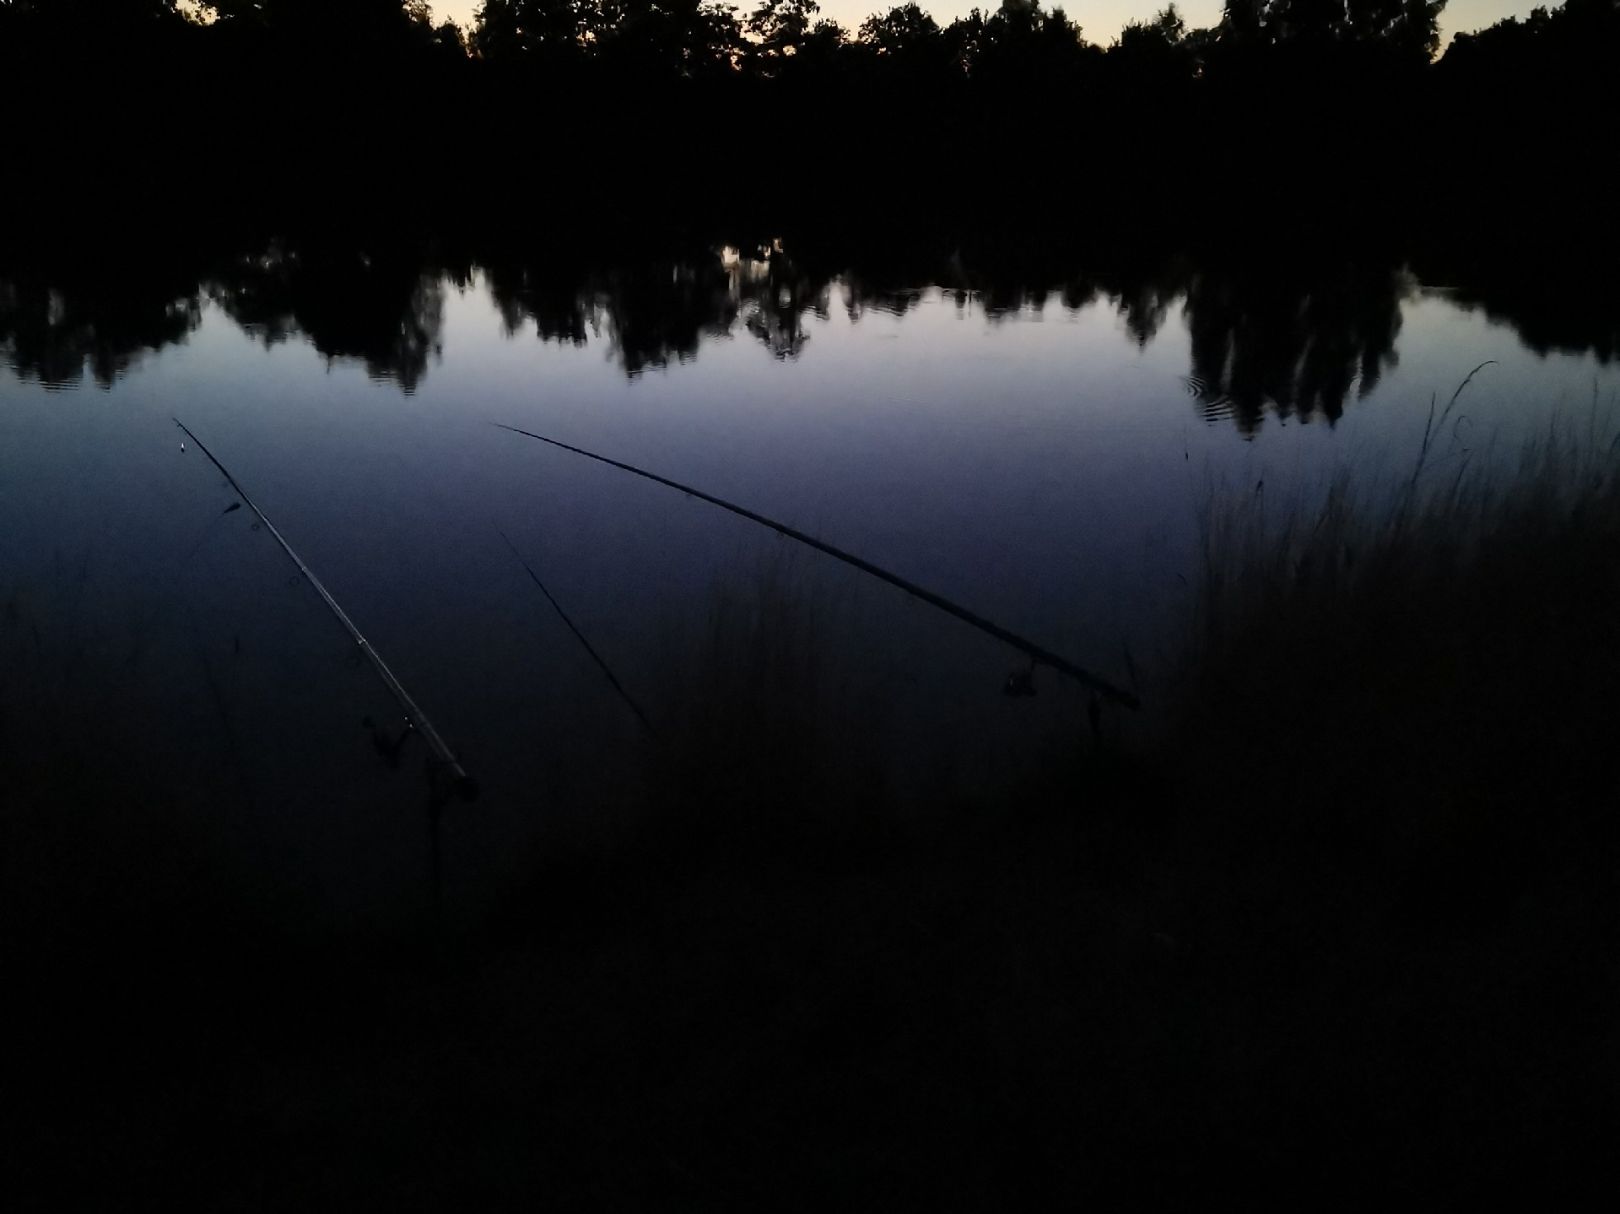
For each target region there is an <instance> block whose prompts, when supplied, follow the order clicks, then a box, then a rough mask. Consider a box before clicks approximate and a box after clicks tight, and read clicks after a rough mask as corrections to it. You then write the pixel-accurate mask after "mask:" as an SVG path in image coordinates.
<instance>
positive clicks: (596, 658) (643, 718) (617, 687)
mask: <svg viewBox="0 0 1620 1214" xmlns="http://www.w3.org/2000/svg"><path fill="white" fill-rule="evenodd" d="M495 534H496V535H498V536H500V537H501V538H502V539H503V540H506V546H507V547H508V548H510V549H511V550H512V555H513V556H515V557H516V558H517V563H518V564H520V565H522V566H523V571H524V572H525V573H527V574H528V575H529V579H530V580H531V581H532V582H534V584H535V585H536V586H538V587H540V593H541V594H543V595H545V596H546V602H548V603H550V604H551V608H552V610H553V611H555V612H556V613H557V618H558V619H560V620H561V621H562V622H563V623H564V624H566V625H567V626H568V631H569V632H571V633H573V634H574V639H575V640H577V641H578V642H579V643H580V645H582V646H583V647H584V649H585V652H586V653H588V654H590V655H591V660H592V661H593V662H595V663H596V664H597V666H599V667H600V668H601V671H602V673H603V674H605V675H606V676H607V681H608V682H609V683H611V684H612V685H613V690H614V691H616V692H618V693H619V698H620V699H621V700H623V701H624V702H625V704H626V705H628V706H629V708H630V711H631V712H633V713H635V714H636V720H638V721H640V722H641V727H642V728H643V729H645V730H646V731H647V732H648V733H650V734H651V733H656V732H657V730H655V729H654V728H653V727H652V722H651V721H649V720H648V719H647V714H646V713H644V712H642V711H641V705H639V704H637V703H636V702H635V700H634V699H632V698H631V696H630V693H629V692H628V691H626V690H625V689H624V686H623V684H621V683H620V682H619V680H618V679H617V678H615V677H614V675H613V671H612V670H611V669H610V668H609V666H608V664H607V662H606V661H605V660H604V659H603V657H602V655H601V654H599V653H597V652H596V650H595V649H594V648H592V646H591V643H590V642H589V641H587V640H586V639H585V634H584V633H583V632H581V631H580V630H579V629H578V628H576V627H575V626H574V621H573V620H571V619H569V618H568V613H567V612H566V611H564V610H563V609H562V604H561V603H559V602H558V601H557V600H556V598H555V597H554V596H553V595H552V593H551V591H549V590H547V589H546V584H545V583H544V582H542V581H541V580H540V575H539V574H538V573H536V572H535V571H534V570H533V569H532V568H531V567H530V565H529V562H528V561H526V560H524V559H523V554H522V553H521V552H519V551H518V550H517V545H516V544H514V543H513V542H512V541H511V540H510V539H508V538H507V535H506V532H504V531H502V530H501V529H500V528H499V527H497V528H495Z"/></svg>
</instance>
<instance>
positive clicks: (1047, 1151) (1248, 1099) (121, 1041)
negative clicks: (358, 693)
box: [0, 438, 1620, 1209]
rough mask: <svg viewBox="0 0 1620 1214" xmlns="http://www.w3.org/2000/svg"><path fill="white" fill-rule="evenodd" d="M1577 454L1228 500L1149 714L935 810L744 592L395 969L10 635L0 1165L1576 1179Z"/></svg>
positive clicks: (424, 1172) (735, 1186)
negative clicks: (650, 731)
mask: <svg viewBox="0 0 1620 1214" xmlns="http://www.w3.org/2000/svg"><path fill="white" fill-rule="evenodd" d="M1600 448H1601V444H1598V445H1597V446H1594V445H1593V444H1592V443H1590V442H1585V443H1580V442H1570V443H1564V442H1562V441H1561V440H1558V439H1556V438H1555V439H1554V440H1552V441H1551V442H1550V443H1549V444H1548V445H1546V446H1545V447H1543V448H1539V449H1537V450H1536V451H1534V452H1532V453H1531V456H1530V458H1528V459H1527V461H1526V465H1525V467H1524V469H1523V471H1522V474H1521V475H1520V476H1519V477H1518V478H1517V479H1516V480H1514V481H1513V482H1512V487H1511V488H1510V489H1501V488H1497V489H1494V490H1493V489H1488V488H1486V487H1485V484H1486V483H1485V482H1484V481H1483V480H1482V479H1481V480H1476V479H1473V478H1469V477H1466V476H1465V477H1462V478H1458V479H1455V480H1453V479H1452V478H1453V476H1454V475H1455V467H1454V466H1442V467H1440V468H1439V469H1438V471H1437V469H1436V468H1435V467H1433V466H1431V467H1428V468H1426V469H1420V471H1419V472H1418V473H1417V474H1416V475H1414V478H1413V482H1412V485H1411V486H1409V487H1407V488H1406V489H1405V490H1402V491H1398V492H1396V493H1395V494H1394V495H1393V499H1392V501H1393V504H1388V503H1386V504H1385V505H1383V506H1379V507H1376V508H1375V507H1373V506H1371V505H1364V506H1357V505H1356V504H1355V503H1353V502H1351V501H1350V499H1349V498H1348V496H1347V495H1346V494H1345V493H1343V492H1336V493H1334V494H1332V495H1330V496H1329V497H1328V499H1327V500H1326V502H1325V504H1323V505H1322V506H1321V507H1320V509H1318V510H1313V511H1302V512H1300V513H1299V515H1298V516H1297V517H1295V518H1293V519H1292V520H1291V522H1289V523H1288V524H1286V525H1282V526H1280V527H1276V526H1274V527H1272V528H1270V529H1268V528H1267V526H1266V525H1265V524H1264V523H1263V521H1256V519H1255V518H1254V517H1253V512H1252V507H1251V505H1250V504H1249V503H1250V502H1252V495H1250V496H1249V497H1248V498H1245V497H1244V496H1243V495H1238V498H1237V501H1238V505H1236V506H1215V507H1212V511H1211V522H1212V526H1211V544H1210V563H1209V568H1208V570H1207V573H1206V576H1205V578H1204V581H1203V590H1204V594H1203V599H1202V606H1201V608H1200V612H1199V614H1198V616H1197V618H1196V620H1195V621H1194V622H1193V628H1192V632H1193V634H1194V636H1193V640H1192V643H1191V644H1190V646H1189V651H1190V657H1189V660H1188V663H1187V664H1186V666H1185V667H1184V668H1183V669H1182V670H1181V672H1180V673H1179V675H1177V677H1175V678H1173V679H1166V680H1164V681H1163V685H1161V686H1158V687H1155V688H1154V689H1153V692H1154V694H1155V695H1156V696H1157V697H1158V701H1159V703H1160V704H1164V705H1170V706H1173V707H1172V710H1171V711H1169V712H1168V714H1167V716H1168V724H1166V725H1165V726H1164V727H1163V729H1162V730H1160V731H1158V732H1157V733H1154V734H1152V736H1148V735H1147V734H1142V735H1141V736H1139V737H1138V738H1137V740H1136V741H1135V742H1129V741H1122V740H1118V739H1117V738H1116V734H1117V733H1118V732H1119V731H1118V730H1116V729H1115V728H1114V723H1113V722H1110V721H1105V722H1104V724H1103V728H1102V729H1101V736H1100V737H1098V736H1088V737H1086V738H1083V739H1080V740H1078V741H1071V742H1068V743H1065V744H1062V745H1059V746H1056V747H1055V748H1054V751H1053V753H1052V755H1051V757H1050V761H1049V762H1048V763H1046V764H1045V765H1044V766H1042V767H1041V768H1040V769H1039V770H1036V771H1032V772H1030V773H1029V774H1028V775H1027V777H1026V778H1025V779H1024V780H1023V781H1021V782H1019V783H1017V784H1016V785H1014V786H1009V787H1007V788H1006V789H1004V790H1003V791H1002V792H1001V793H999V794H998V795H996V796H993V797H988V798H980V799H975V800H972V801H967V800H963V799H962V798H960V797H957V798H952V797H951V796H949V795H945V796H942V797H941V800H940V803H939V804H938V805H937V806H934V807H932V808H931V812H930V813H928V814H926V815H924V816H922V817H918V816H916V815H902V814H898V813H895V812H893V811H892V807H891V806H889V805H887V804H886V803H885V800H884V795H883V792H882V788H881V784H880V783H878V782H875V781H874V780H872V779H870V778H869V777H868V773H867V772H866V771H865V770H864V769H862V768H861V767H860V765H859V764H858V763H857V762H856V761H854V760H852V759H851V757H850V756H851V755H854V754H858V753H859V748H858V747H856V746H853V745H845V744H844V743H846V742H848V741H849V739H848V737H847V732H846V733H845V734H840V733H839V731H838V729H837V728H836V727H832V726H827V725H825V723H822V724H818V723H817V722H815V721H813V720H808V719H806V718H805V717H804V716H803V715H802V714H801V713H800V712H798V711H797V710H796V709H795V708H794V707H793V706H795V705H801V704H803V703H805V702H806V700H807V697H806V696H805V695H804V686H805V684H804V680H805V679H806V677H808V676H807V674H806V671H807V659H806V657H805V654H804V652H803V649H802V646H799V645H796V644H794V643H784V642H782V639H781V638H782V630H783V628H784V627H785V626H786V625H785V623H784V619H785V617H784V615H783V613H784V611H787V610H788V609H787V608H785V607H784V606H783V605H782V604H781V603H780V602H779V601H778V602H767V601H764V600H761V601H760V602H759V603H757V604H756V605H755V608H754V609H753V610H754V614H753V615H751V616H749V615H748V614H747V613H746V612H745V613H744V623H743V625H742V626H741V631H740V632H739V633H738V634H737V636H735V637H732V638H730V640H729V641H727V642H725V644H720V645H719V646H718V648H717V650H716V652H717V653H729V654H730V655H731V657H732V664H731V665H729V666H725V667H723V668H722V669H720V670H719V671H718V672H717V673H716V675H715V676H714V678H715V681H714V684H713V685H712V686H709V687H706V688H705V687H700V688H698V689H697V690H696V691H695V692H694V695H695V696H696V701H695V703H694V705H693V708H692V711H691V713H690V714H689V719H690V720H691V721H693V722H696V724H695V725H694V726H693V727H692V728H688V729H685V730H681V731H675V732H674V733H673V734H672V735H670V736H665V737H663V738H662V739H661V740H659V741H656V742H652V743H649V744H648V745H647V746H646V748H645V749H644V750H643V751H641V752H639V753H637V754H635V755H634V756H627V763H629V762H630V761H631V759H632V758H633V765H634V766H635V768H636V771H637V773H638V774H637V776H636V780H635V781H634V786H635V787H636V788H638V789H639V790H640V791H639V792H638V793H637V794H636V795H637V796H639V797H640V798H641V799H642V804H641V808H642V810H643V811H644V812H643V815H642V817H641V819H640V821H641V822H642V825H641V827H640V828H639V829H638V830H637V831H636V832H634V833H633V834H631V835H629V836H628V837H620V838H618V839H616V840H614V841H611V842H602V841H596V842H590V841H579V840H576V841H575V842H574V843H572V844H571V845H569V846H567V847H561V846H559V847H558V848H556V849H554V850H551V851H549V852H547V853H546V854H544V855H539V856H536V857H534V858H533V859H532V860H531V861H530V862H529V870H528V872H529V875H528V878H527V880H526V882H525V884H524V887H523V889H522V890H521V891H520V892H519V893H517V894H515V895H513V896H511V897H509V898H507V899H505V900H504V901H503V902H502V904H501V905H500V906H498V907H497V908H495V909H494V910H491V911H481V912H479V913H478V914H476V915H471V916H469V915H466V914H459V913H458V912H457V909H456V907H455V906H454V905H448V906H442V907H440V909H439V910H438V911H437V912H436V913H433V912H424V914H423V915H422V916H421V917H420V920H419V921H417V922H413V923H410V924H407V925H404V926H401V925H399V924H395V925H393V926H390V927H386V928H384V927H376V926H371V927H361V926H357V925H355V924H352V923H341V922H305V923H303V924H302V925H301V926H299V925H289V921H288V920H287V919H286V918H284V917H281V918H278V917H275V916H272V915H269V914H268V913H267V912H266V909H265V905H264V902H263V900H262V898H260V897H259V896H258V894H256V893H255V892H253V891H254V890H255V886H254V885H253V883H252V882H251V880H248V879H246V878H247V875H246V874H242V873H233V872H232V871H230V870H229V869H228V868H223V867H221V866H220V865H218V864H217V863H215V861H214V857H213V856H212V855H211V854H210V851H209V844H208V840H207V836H206V832H204V831H199V830H194V829H191V828H189V827H188V825H187V823H188V822H193V821H195V820H197V819H195V818H192V817H188V815H187V814H186V813H185V812H181V811H183V810H184V809H185V808H186V803H187V800H188V798H190V797H192V796H193V795H194V794H195V791H196V788H197V787H199V786H200V785H199V780H200V777H198V776H196V775H195V774H194V773H193V774H190V775H188V774H187V773H186V772H185V771H176V770H156V769H154V767H153V764H152V763H151V761H150V760H149V757H148V756H146V755H143V753H142V752H141V749H140V746H139V739H140V733H139V729H138V727H137V725H136V724H134V723H131V724H126V725H123V726H120V725H117V724H107V725H104V726H103V727H102V728H100V729H98V730H97V731H95V732H94V733H92V732H91V731H88V730H86V729H84V728H83V722H82V720H80V719H79V718H77V717H74V716H71V715H62V714H63V713H64V712H67V711H68V710H66V709H62V708H60V707H59V704H60V703H63V702H66V701H65V700H58V699H53V696H52V694H50V692H49V689H48V688H46V687H45V686H44V683H43V674H42V671H41V669H40V667H39V666H38V665H37V663H38V662H39V661H40V660H41V659H42V656H43V655H46V654H48V653H49V652H50V646H49V640H48V637H47V636H46V634H48V631H49V629H48V621H47V622H46V626H45V628H44V630H43V631H42V629H41V626H40V621H39V620H38V619H37V618H31V616H30V609H29V605H28V603H27V602H26V601H25V600H23V599H20V598H19V597H18V596H17V595H12V596H11V598H10V599H9V600H8V601H7V603H5V604H4V605H3V607H0V629H3V630H4V636H3V641H4V645H3V646H0V653H4V655H5V658H6V663H7V664H6V666H5V667H4V671H5V681H4V682H3V683H0V687H4V704H3V710H4V714H5V715H4V716H3V717H0V781H3V783H0V787H3V788H4V790H5V796H4V799H3V801H0V804H3V806H4V811H3V815H0V830H3V832H4V848H3V852H0V855H3V857H4V859H3V864H4V869H3V874H0V875H3V886H0V897H3V898H4V907H3V911H4V922H5V924H6V930H5V935H4V945H3V947H4V950H5V957H4V965H5V972H6V975H7V979H6V1004H7V1019H8V1021H9V1023H10V1026H11V1027H10V1029H9V1031H8V1035H7V1046H6V1048H5V1070H6V1075H5V1083H4V1090H5V1099H4V1112H5V1125H4V1127H3V1133H4V1137H5V1141H6V1142H7V1152H6V1156H7V1167H8V1169H9V1170H11V1171H12V1172H13V1173H14V1174H16V1175H17V1182H16V1183H17V1184H18V1185H20V1184H21V1183H22V1182H23V1181H24V1180H26V1182H27V1183H28V1185H29V1186H30V1191H33V1192H38V1193H47V1194H50V1195H51V1197H52V1200H51V1202H50V1204H51V1205H53V1206H57V1207H60V1206H62V1205H67V1204H72V1203H73V1202H74V1201H76V1200H80V1199H84V1198H87V1197H92V1196H93V1197H96V1198H99V1199H101V1200H111V1199H114V1198H116V1199H118V1200H120V1201H128V1200H130V1199H132V1198H133V1197H134V1196H135V1195H136V1194H138V1193H140V1194H145V1193H154V1194H163V1195H166V1196H168V1197H169V1198H170V1199H171V1200H173V1199H180V1200H186V1201H197V1202H200V1203H206V1204H208V1205H209V1206H211V1207H214V1208H244V1209H258V1208H286V1207H292V1206H308V1205H311V1204H315V1203H320V1204H325V1203H328V1202H337V1201H343V1202H345V1203H350V1204H356V1205H364V1206H372V1205H382V1204H385V1203H386V1204H389V1205H394V1206H406V1207H419V1206H450V1205H455V1206H468V1205H474V1204H491V1203H500V1204H509V1203H513V1202H516V1201H519V1200H525V1201H532V1200H537V1199H538V1200H543V1201H546V1202H547V1203H549V1204H552V1205H561V1206H565V1207H573V1206H578V1207H590V1208H609V1209H612V1208H621V1209H642V1208H649V1207H653V1208H661V1207H677V1208H687V1207H701V1208H708V1209H713V1208H760V1207H762V1206H763V1207H766V1208H783V1207H786V1208H804V1209H825V1208H827V1207H829V1206H832V1205H839V1206H847V1205H859V1206H867V1205H879V1204H882V1205H891V1206H892V1205H902V1206H912V1205H920V1204H922V1203H923V1202H925V1201H926V1202H929V1203H930V1204H935V1205H943V1206H948V1207H953V1208H981V1209H982V1208H997V1207H1005V1206H1010V1205H1018V1204H1027V1203H1029V1202H1032V1201H1033V1200H1035V1199H1038V1198H1048V1199H1050V1198H1053V1197H1059V1196H1062V1197H1070V1198H1072V1197H1078V1196H1084V1195H1088V1194H1108V1193H1130V1194H1131V1195H1133V1196H1136V1197H1139V1198H1147V1199H1152V1198H1154V1197H1159V1196H1167V1195H1172V1194H1179V1193H1187V1192H1189V1191H1201V1192H1207V1191H1208V1189H1209V1186H1210V1185H1212V1184H1215V1185H1221V1186H1223V1187H1224V1186H1227V1185H1230V1184H1236V1185H1239V1186H1242V1187H1243V1188H1245V1189H1247V1188H1251V1187H1258V1186H1271V1185H1275V1184H1279V1183H1280V1184H1284V1185H1288V1186H1290V1187H1291V1188H1292V1191H1293V1192H1295V1193H1298V1194H1301V1195H1303V1194H1305V1193H1310V1194H1313V1195H1326V1194H1328V1193H1336V1192H1341V1191H1343V1190H1344V1189H1345V1188H1347V1187H1351V1188H1354V1187H1358V1186H1361V1185H1368V1184H1370V1185H1373V1186H1376V1187H1377V1189H1378V1191H1379V1192H1382V1193H1401V1194H1403V1195H1407V1196H1411V1195H1417V1194H1429V1195H1433V1196H1443V1197H1449V1198H1455V1197H1457V1196H1458V1195H1460V1194H1461V1193H1463V1192H1469V1191H1481V1192H1482V1191H1486V1190H1491V1189H1497V1188H1499V1187H1500V1186H1501V1185H1502V1184H1504V1183H1506V1182H1508V1181H1510V1180H1515V1179H1522V1178H1524V1177H1526V1176H1530V1177H1532V1178H1534V1179H1535V1182H1536V1183H1537V1185H1538V1186H1539V1187H1540V1188H1541V1191H1542V1192H1543V1194H1546V1193H1547V1192H1548V1190H1549V1189H1557V1188H1559V1187H1562V1186H1565V1185H1570V1186H1573V1185H1574V1184H1576V1183H1577V1182H1578V1181H1579V1180H1580V1179H1581V1178H1583V1177H1586V1176H1588V1175H1590V1174H1591V1173H1592V1172H1593V1171H1594V1170H1598V1169H1602V1168H1605V1167H1607V1166H1608V1148H1609V1144H1610V1142H1611V1139H1612V1131H1613V1129H1614V1127H1615V1125H1616V1113H1617V1111H1620V1110H1617V1095H1620V1086H1617V1079H1620V1075H1617V1068H1620V1051H1617V1048H1616V1047H1617V1037H1616V1027H1615V1026H1616V1018H1615V1010H1616V1007H1617V1006H1620V1004H1617V1000H1616V996H1617V994H1620V991H1617V979H1620V972H1617V969H1620V967H1617V962H1616V956H1617V953H1616V951H1615V948H1614V945H1615V943H1616V930H1615V929H1616V927H1617V926H1620V922H1617V911H1620V897H1617V894H1616V888H1615V883H1614V879H1613V875H1614V872H1615V871H1616V867H1615V866H1616V861H1617V859H1620V856H1617V854H1616V845H1615V842H1614V840H1615V837H1616V832H1614V831H1613V829H1612V824H1611V822H1610V820H1609V819H1610V817H1611V815H1612V814H1613V812H1614V807H1615V793H1616V787H1615V783H1616V777H1615V774H1614V767H1613V764H1612V762H1611V761H1610V760H1609V758H1608V756H1609V754H1610V752H1611V750H1612V733H1613V713H1612V710H1611V702H1612V695H1613V688H1614V686H1615V675H1616V673H1617V671H1620V623H1617V621H1620V614H1617V612H1616V606H1617V605H1620V561H1617V559H1616V553H1617V552H1620V547H1617V544H1620V486H1617V482H1616V478H1615V476H1614V466H1613V447H1612V446H1611V447H1610V448H1608V450H1607V451H1602V450H1601V449H1600ZM1578 452H1584V454H1578ZM42 638H45V639H42ZM728 646H729V648H728ZM30 655H32V656H30ZM30 662H34V663H36V664H35V665H30ZM100 673H101V674H102V675H106V676H107V677H105V678H104V679H103V680H102V682H101V683H100V684H99V686H101V687H102V688H103V696H104V703H105V704H107V705H108V706H114V705H117V704H118V703H119V697H120V696H121V695H124V694H126V689H124V688H122V687H121V685H120V682H119V680H118V678H117V677H116V672H107V671H103V672H100ZM81 674H82V672H81ZM74 677H75V678H77V677H79V675H75V676H74ZM53 705H58V706H57V707H53ZM112 717H113V719H114V720H115V721H116V718H117V714H112ZM818 731H819V732H818ZM1125 736H1126V737H1128V736H1129V734H1128V732H1127V734H1126V735H1125ZM835 738H841V739H842V741H841V742H840V744H839V745H836V746H835V745H831V744H824V743H830V741H831V740H832V739H835ZM615 787H616V788H619V789H620V792H621V794H622V788H623V786H622V785H615ZM412 828H413V829H414V828H415V827H414V826H413V827H412ZM356 862H357V864H363V857H357V861H356ZM17 1191H22V1190H21V1189H20V1188H19V1189H18V1190H17Z"/></svg>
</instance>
